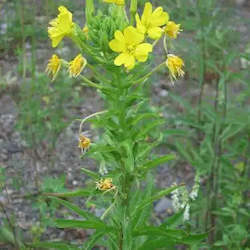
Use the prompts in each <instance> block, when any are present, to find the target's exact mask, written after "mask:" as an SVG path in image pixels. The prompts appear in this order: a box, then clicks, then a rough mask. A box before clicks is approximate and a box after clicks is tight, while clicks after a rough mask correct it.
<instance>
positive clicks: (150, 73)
mask: <svg viewBox="0 0 250 250" xmlns="http://www.w3.org/2000/svg"><path fill="white" fill-rule="evenodd" d="M163 65H166V63H165V62H162V63H161V64H159V65H158V66H156V67H155V68H154V69H153V70H152V71H150V72H149V73H148V74H146V75H145V76H143V77H142V78H140V79H138V80H137V81H136V82H135V83H134V84H139V83H141V82H144V81H145V80H146V79H148V78H149V77H150V76H151V75H152V74H154V73H155V72H157V71H158V70H159V69H160V68H161V67H162V66H163Z"/></svg>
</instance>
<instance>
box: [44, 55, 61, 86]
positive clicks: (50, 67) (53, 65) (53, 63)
mask: <svg viewBox="0 0 250 250" xmlns="http://www.w3.org/2000/svg"><path fill="white" fill-rule="evenodd" d="M61 66H62V60H61V59H60V58H59V57H58V56H57V55H56V54H53V55H52V57H51V58H50V59H49V62H48V64H47V68H46V72H47V73H48V75H51V76H52V81H54V80H55V78H56V76H57V73H58V72H59V70H60V68H61Z"/></svg>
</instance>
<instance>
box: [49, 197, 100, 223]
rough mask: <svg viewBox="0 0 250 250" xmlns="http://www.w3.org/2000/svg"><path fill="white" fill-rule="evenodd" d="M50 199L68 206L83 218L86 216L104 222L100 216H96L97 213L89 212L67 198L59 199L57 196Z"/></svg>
mask: <svg viewBox="0 0 250 250" xmlns="http://www.w3.org/2000/svg"><path fill="white" fill-rule="evenodd" d="M50 199H52V200H54V201H56V202H57V203H59V204H61V205H63V206H65V207H67V208H68V209H70V210H71V211H73V212H75V213H76V214H78V215H80V216H82V217H83V218H86V219H91V220H96V221H97V222H102V221H101V220H100V219H99V218H98V217H96V216H95V215H93V214H91V213H89V212H87V211H84V210H83V209H81V208H79V207H78V206H76V205H74V204H72V203H71V202H69V201H65V200H62V199H58V198H56V197H50Z"/></svg>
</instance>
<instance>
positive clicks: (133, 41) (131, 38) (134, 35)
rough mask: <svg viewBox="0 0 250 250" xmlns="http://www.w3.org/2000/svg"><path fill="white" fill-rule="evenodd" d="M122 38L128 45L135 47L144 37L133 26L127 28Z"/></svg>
mask: <svg viewBox="0 0 250 250" xmlns="http://www.w3.org/2000/svg"><path fill="white" fill-rule="evenodd" d="M124 38H125V41H126V43H127V44H128V45H132V46H133V45H137V44H140V43H141V42H142V41H143V40H144V35H143V34H141V33H139V32H138V31H137V29H136V28H134V27H133V26H128V27H127V28H125V30H124Z"/></svg>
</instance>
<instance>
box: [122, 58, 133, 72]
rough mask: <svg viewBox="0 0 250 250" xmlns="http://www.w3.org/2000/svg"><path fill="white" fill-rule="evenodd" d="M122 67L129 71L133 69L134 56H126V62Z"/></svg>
mask: <svg viewBox="0 0 250 250" xmlns="http://www.w3.org/2000/svg"><path fill="white" fill-rule="evenodd" d="M124 66H125V67H126V68H127V69H129V70H130V69H133V68H134V67H135V58H134V56H132V55H128V56H127V58H126V62H125V64H124Z"/></svg>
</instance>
